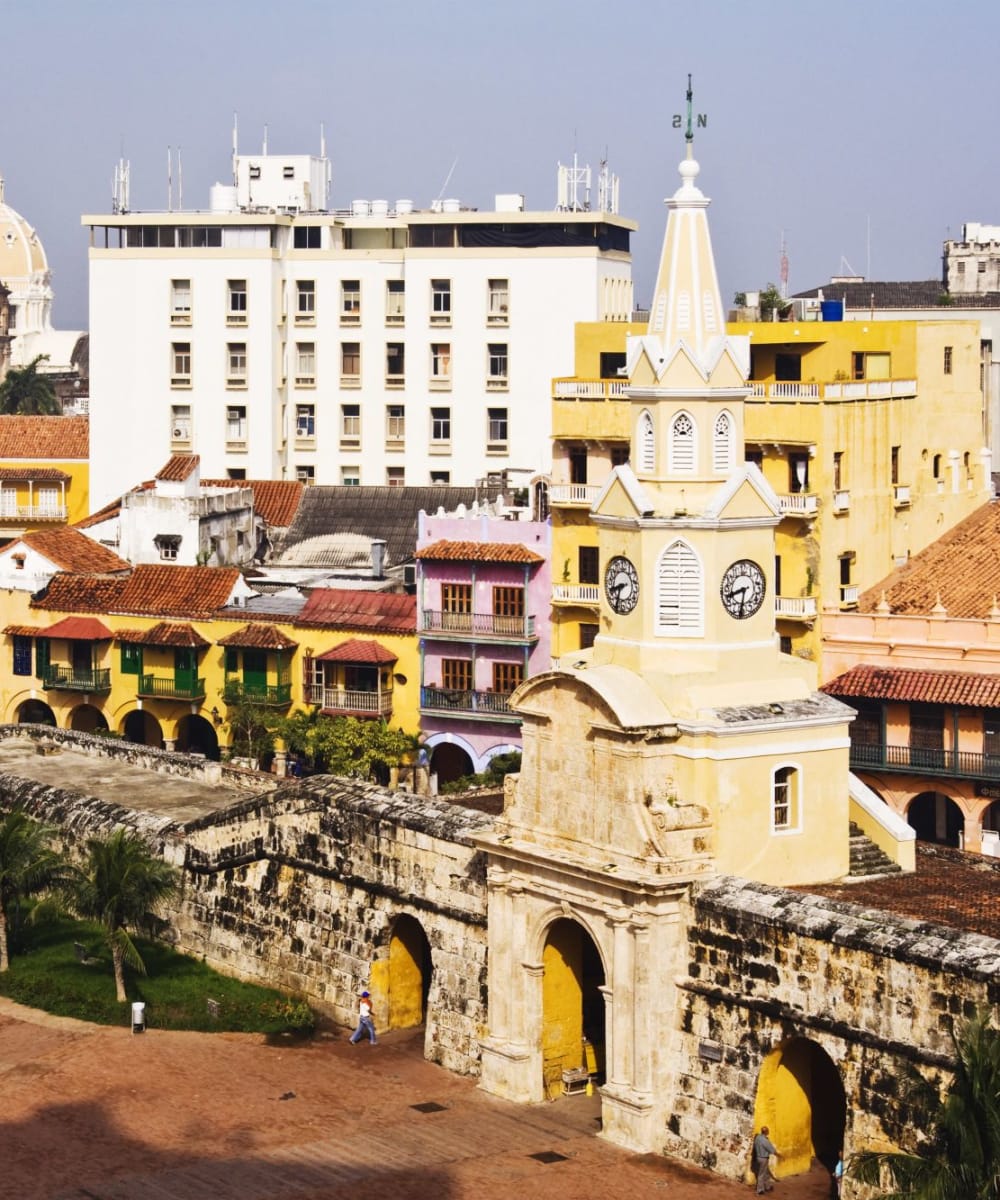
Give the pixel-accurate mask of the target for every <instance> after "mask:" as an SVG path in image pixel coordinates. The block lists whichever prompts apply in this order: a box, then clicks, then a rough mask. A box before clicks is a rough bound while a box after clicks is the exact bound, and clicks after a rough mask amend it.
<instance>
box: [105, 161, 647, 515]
mask: <svg viewBox="0 0 1000 1200" xmlns="http://www.w3.org/2000/svg"><path fill="white" fill-rule="evenodd" d="M234 168H235V169H234V180H235V185H234V186H223V185H216V186H215V187H213V188H212V195H211V202H210V209H209V210H208V211H201V212H191V211H169V212H159V213H134V212H128V211H122V212H114V213H111V214H108V215H104V216H100V215H96V216H95V215H89V216H84V217H83V218H82V223H83V224H84V225H85V226H87V227H89V230H90V251H89V257H90V379H91V383H90V394H91V402H90V414H91V415H90V420H91V431H90V434H91V437H90V444H91V461H90V487H91V500H92V505H93V507H95V508H96V507H97V506H98V505H100V504H102V503H104V502H105V501H107V500H109V499H111V498H113V497H114V496H117V495H120V494H122V493H123V492H125V491H127V490H128V489H129V488H130V487H132V486H133V485H134V484H135V483H136V482H137V481H138V480H141V479H144V478H150V477H151V476H152V475H153V474H154V472H155V471H156V469H157V468H158V467H159V465H160V464H161V463H162V462H163V461H164V460H165V459H166V458H167V457H168V456H169V455H170V454H171V453H177V452H181V451H191V452H194V453H197V454H199V455H200V456H201V469H202V474H203V475H205V476H206V477H213V476H228V477H230V478H236V479H239V478H255V479H264V478H272V479H300V480H303V481H304V482H308V483H312V482H315V483H324V484H372V485H379V484H390V485H392V484H398V485H404V484H408V485H426V484H430V483H435V482H442V483H451V484H462V485H472V484H474V483H475V481H476V480H477V479H481V478H483V477H485V476H487V475H489V474H492V473H497V472H502V471H510V472H514V473H515V474H513V475H512V481H514V482H516V481H519V480H523V482H524V483H527V481H528V478H529V477H530V476H531V475H533V474H535V473H538V472H544V471H547V470H548V468H549V459H550V434H551V429H550V404H549V402H548V396H549V389H550V381H551V378H552V377H553V376H554V375H558V374H560V373H561V372H564V371H565V370H566V369H567V363H571V362H572V361H573V331H574V327H575V325H576V323H577V322H578V321H594V320H609V321H614V320H628V319H629V317H630V314H631V309H632V280H631V254H630V249H629V242H630V236H631V233H632V231H634V230H635V228H636V224H635V222H633V221H629V220H626V219H624V218H622V217H620V216H618V215H617V214H615V213H609V212H603V211H602V212H595V211H581V210H579V209H575V208H573V209H567V210H564V211H558V210H557V211H547V212H526V211H524V202H523V197H521V196H498V197H497V203H496V210H495V211H493V212H480V211H478V210H474V209H468V208H464V207H463V206H462V205H460V204H459V203H458V202H457V201H451V200H446V201H443V202H436V203H435V204H434V205H433V206H432V208H431V209H430V210H417V209H415V208H414V206H413V203H412V202H411V201H407V200H397V201H396V202H395V204H394V205H392V206H390V205H389V204H388V203H387V202H386V201H379V200H371V201H367V200H365V201H355V202H354V203H353V204H352V205H351V208H350V210H349V211H333V210H330V211H327V210H325V209H322V208H316V209H310V207H309V206H311V205H313V204H316V205H323V204H325V202H326V201H325V195H326V191H327V187H326V180H327V162H326V160H325V159H324V158H321V157H309V156H280V155H273V154H271V155H256V156H254V155H236V156H234Z"/></svg>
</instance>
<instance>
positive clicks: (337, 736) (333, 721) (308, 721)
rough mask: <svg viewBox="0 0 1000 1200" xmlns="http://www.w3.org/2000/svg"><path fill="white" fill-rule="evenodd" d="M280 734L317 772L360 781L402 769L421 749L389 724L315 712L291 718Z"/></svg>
mask: <svg viewBox="0 0 1000 1200" xmlns="http://www.w3.org/2000/svg"><path fill="white" fill-rule="evenodd" d="M277 732H278V734H279V736H280V737H282V738H283V739H284V741H285V745H286V746H287V747H288V749H289V750H293V751H295V752H297V753H299V754H302V755H304V756H305V758H306V760H307V761H308V762H310V763H311V764H312V765H313V766H314V767H315V768H316V769H317V770H320V771H326V772H328V773H329V774H331V775H351V776H354V777H355V778H360V779H370V778H372V776H374V775H377V774H379V773H384V772H386V771H388V769H389V768H390V767H395V766H398V765H399V764H400V763H401V762H402V761H403V759H404V758H405V757H406V756H407V755H410V754H413V753H414V752H415V751H416V750H418V749H419V747H420V741H419V739H418V738H417V737H416V736H415V735H414V734H412V733H406V732H404V731H403V730H402V729H393V728H391V727H390V726H389V725H387V724H386V723H385V721H362V720H359V719H358V718H357V717H324V716H322V715H320V714H319V713H318V712H317V710H315V709H313V710H312V712H309V713H305V712H301V711H300V712H297V713H295V714H294V715H293V716H291V717H288V718H287V719H286V720H284V721H282V722H281V723H280V724H279V726H278V729H277Z"/></svg>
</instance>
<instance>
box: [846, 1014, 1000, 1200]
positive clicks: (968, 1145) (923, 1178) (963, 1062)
mask: <svg viewBox="0 0 1000 1200" xmlns="http://www.w3.org/2000/svg"><path fill="white" fill-rule="evenodd" d="M952 1037H953V1041H954V1045H955V1060H956V1061H955V1067H954V1076H953V1078H952V1080H951V1083H950V1084H949V1086H948V1090H947V1093H946V1094H945V1096H944V1098H943V1099H942V1098H941V1097H940V1096H939V1095H938V1093H937V1090H936V1089H935V1088H934V1087H933V1085H931V1084H928V1083H926V1081H923V1080H921V1081H920V1082H919V1083H918V1084H916V1085H915V1086H914V1087H913V1088H912V1089H911V1091H910V1093H909V1095H908V1096H907V1099H908V1100H910V1101H911V1102H912V1103H913V1105H914V1117H913V1122H912V1124H913V1126H914V1127H916V1128H922V1129H925V1130H926V1131H927V1140H926V1145H925V1147H924V1148H923V1149H922V1150H921V1152H920V1153H917V1154H904V1153H900V1152H892V1151H881V1152H877V1151H865V1152H863V1153H861V1154H857V1155H855V1156H854V1158H853V1159H852V1161H851V1164H850V1167H849V1169H848V1175H850V1176H852V1177H853V1178H855V1179H857V1180H858V1181H859V1182H860V1183H865V1184H871V1185H875V1186H879V1185H880V1184H882V1181H883V1179H885V1180H887V1181H888V1183H889V1184H890V1185H891V1187H892V1189H893V1190H891V1191H888V1192H884V1193H883V1195H884V1196H885V1198H886V1200H903V1198H904V1197H906V1198H909V1200H997V1198H998V1197H1000V1031H998V1030H997V1029H996V1027H995V1026H994V1025H993V1022H992V1014H991V1012H990V1010H988V1009H983V1010H982V1011H981V1012H979V1013H978V1014H977V1015H976V1016H975V1017H974V1018H973V1019H972V1020H971V1021H969V1022H968V1024H967V1025H965V1027H964V1028H963V1029H962V1030H961V1032H959V1033H957V1034H953V1035H952Z"/></svg>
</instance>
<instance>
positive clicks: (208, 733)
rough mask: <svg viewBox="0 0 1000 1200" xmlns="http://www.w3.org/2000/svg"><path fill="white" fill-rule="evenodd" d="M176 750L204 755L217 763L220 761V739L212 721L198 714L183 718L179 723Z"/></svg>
mask: <svg viewBox="0 0 1000 1200" xmlns="http://www.w3.org/2000/svg"><path fill="white" fill-rule="evenodd" d="M174 749H175V750H180V751H182V752H183V753H187V754H192V753H193V754H204V756H205V757H206V758H210V759H212V760H213V761H215V762H218V760H219V738H218V735H217V734H216V732H215V730H214V728H213V727H212V723H211V721H207V720H206V719H205V718H204V717H202V716H200V715H199V714H197V713H192V714H190V715H188V716H186V717H181V719H180V720H179V721H178V722H177V740H176V742H175V744H174Z"/></svg>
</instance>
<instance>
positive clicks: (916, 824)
mask: <svg viewBox="0 0 1000 1200" xmlns="http://www.w3.org/2000/svg"><path fill="white" fill-rule="evenodd" d="M906 820H907V822H908V823H909V824H910V825H911V826H912V827H913V829H915V830H916V834H917V837H918V838H919V839H920V840H921V841H922V842H937V844H938V845H940V846H956V847H957V846H959V845H961V843H962V836H963V834H964V831H965V814H964V813H963V812H962V810H961V808H960V807H959V806H958V805H957V804H956V803H955V801H954V800H952V799H951V797H950V796H946V795H945V794H944V793H943V792H921V793H920V794H919V795H917V796H914V797H913V799H912V800H911V801H910V803H909V804H908V805H907V807H906Z"/></svg>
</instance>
